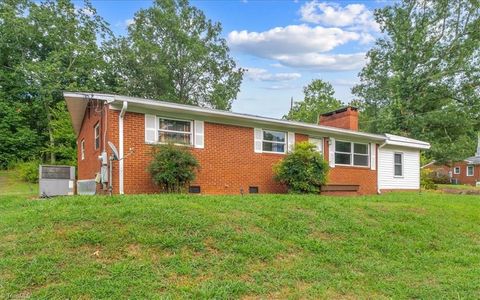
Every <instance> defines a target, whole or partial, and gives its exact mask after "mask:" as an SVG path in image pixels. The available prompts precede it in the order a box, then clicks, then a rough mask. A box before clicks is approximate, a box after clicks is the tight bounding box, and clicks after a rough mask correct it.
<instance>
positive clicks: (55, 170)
mask: <svg viewBox="0 0 480 300" xmlns="http://www.w3.org/2000/svg"><path fill="white" fill-rule="evenodd" d="M38 181H39V195H40V197H51V196H66V195H73V194H74V192H75V190H74V188H75V167H71V166H48V165H40V167H39V177H38Z"/></svg>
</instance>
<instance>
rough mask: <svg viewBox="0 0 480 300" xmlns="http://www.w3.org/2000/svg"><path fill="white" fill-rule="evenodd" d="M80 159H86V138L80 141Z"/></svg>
mask: <svg viewBox="0 0 480 300" xmlns="http://www.w3.org/2000/svg"><path fill="white" fill-rule="evenodd" d="M80 159H81V160H84V159H85V139H82V140H81V141H80Z"/></svg>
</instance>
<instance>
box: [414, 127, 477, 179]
mask: <svg viewBox="0 0 480 300" xmlns="http://www.w3.org/2000/svg"><path fill="white" fill-rule="evenodd" d="M422 168H426V169H430V170H432V171H433V172H435V173H436V174H437V175H440V174H441V175H447V176H448V177H450V179H451V182H452V183H456V184H468V185H480V134H479V137H478V146H477V153H475V156H472V157H468V158H466V159H465V160H463V161H457V162H452V163H450V164H448V165H447V164H437V163H436V162H435V161H433V162H431V163H429V164H427V165H425V166H423V167H422Z"/></svg>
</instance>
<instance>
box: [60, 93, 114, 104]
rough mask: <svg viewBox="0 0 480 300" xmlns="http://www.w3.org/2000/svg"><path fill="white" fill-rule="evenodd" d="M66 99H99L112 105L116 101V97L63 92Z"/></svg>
mask: <svg viewBox="0 0 480 300" xmlns="http://www.w3.org/2000/svg"><path fill="white" fill-rule="evenodd" d="M63 97H64V98H78V99H84V100H90V99H97V100H103V101H107V103H111V102H113V101H115V95H110V94H97V93H82V92H63Z"/></svg>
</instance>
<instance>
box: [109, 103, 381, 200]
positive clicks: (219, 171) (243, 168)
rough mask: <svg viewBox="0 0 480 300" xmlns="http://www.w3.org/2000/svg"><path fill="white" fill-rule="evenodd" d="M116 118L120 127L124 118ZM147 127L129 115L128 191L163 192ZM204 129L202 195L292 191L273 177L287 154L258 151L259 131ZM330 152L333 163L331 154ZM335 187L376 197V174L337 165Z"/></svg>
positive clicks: (126, 134) (213, 126) (126, 123)
mask: <svg viewBox="0 0 480 300" xmlns="http://www.w3.org/2000/svg"><path fill="white" fill-rule="evenodd" d="M111 119H112V121H114V122H116V124H117V123H118V118H116V119H115V118H111ZM144 123H145V121H144V115H142V114H136V113H130V112H129V113H127V114H125V121H124V148H125V152H127V151H128V149H130V148H132V149H134V154H132V155H131V156H129V157H127V158H126V159H125V165H124V170H125V171H124V174H125V175H124V189H125V193H127V194H134V193H154V192H158V188H157V187H156V186H155V185H154V184H153V182H152V180H151V178H150V175H149V173H148V171H147V166H148V163H149V161H150V159H151V156H150V153H151V148H152V147H151V146H150V145H148V144H145V141H144ZM204 130H205V132H204V136H205V148H204V149H197V148H190V149H191V151H192V152H193V153H194V154H195V156H196V157H197V159H198V160H199V163H200V166H201V168H200V170H199V172H198V174H197V178H196V180H195V182H193V183H192V185H199V186H200V187H201V191H202V193H206V194H239V193H240V189H243V191H244V192H245V193H247V192H248V188H249V186H258V188H259V192H260V193H283V192H285V191H286V189H285V187H284V186H282V185H280V184H279V183H277V182H276V181H275V180H274V179H273V171H272V166H273V165H274V164H275V163H276V162H278V161H279V160H280V159H282V158H283V157H284V155H282V154H271V153H255V152H254V149H253V128H248V127H240V126H232V125H224V124H215V123H209V122H205V128H204ZM295 140H296V142H300V141H305V140H308V136H307V135H303V134H296V135H295ZM117 141H118V137H117ZM324 149H328V147H325V148H324ZM324 152H325V153H326V159H328V151H324ZM115 178H117V177H115ZM329 183H331V184H359V185H360V190H359V193H360V194H373V193H375V192H376V171H372V170H370V169H368V168H356V167H336V168H334V169H332V170H331V172H330V175H329Z"/></svg>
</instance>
